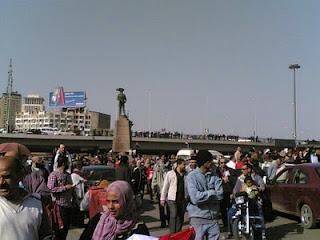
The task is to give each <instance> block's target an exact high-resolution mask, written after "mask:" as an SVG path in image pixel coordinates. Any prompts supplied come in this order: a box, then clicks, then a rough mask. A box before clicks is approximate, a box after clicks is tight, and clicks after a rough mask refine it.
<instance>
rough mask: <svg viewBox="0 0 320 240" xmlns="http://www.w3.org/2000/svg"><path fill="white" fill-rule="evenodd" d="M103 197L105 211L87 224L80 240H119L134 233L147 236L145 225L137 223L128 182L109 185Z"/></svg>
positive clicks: (136, 214)
mask: <svg viewBox="0 0 320 240" xmlns="http://www.w3.org/2000/svg"><path fill="white" fill-rule="evenodd" d="M105 196H106V197H105V201H106V206H107V210H106V211H105V212H104V213H98V214H97V215H96V216H95V217H94V218H93V219H92V220H91V221H90V222H89V224H88V227H87V228H86V229H85V230H84V232H83V233H82V235H81V237H80V240H81V239H92V240H120V239H127V238H128V237H129V236H131V235H132V234H134V233H137V234H144V235H149V231H148V229H147V227H146V225H145V224H144V223H141V222H140V223H139V222H138V211H137V209H136V204H135V200H134V195H133V191H132V189H131V187H130V185H129V183H128V182H126V181H115V182H113V183H111V184H110V185H109V186H108V187H107V189H106V195H105Z"/></svg>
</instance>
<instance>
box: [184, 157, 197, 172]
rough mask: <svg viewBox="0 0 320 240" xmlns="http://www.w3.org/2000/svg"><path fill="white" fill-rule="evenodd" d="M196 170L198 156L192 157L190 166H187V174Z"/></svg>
mask: <svg viewBox="0 0 320 240" xmlns="http://www.w3.org/2000/svg"><path fill="white" fill-rule="evenodd" d="M196 168H197V158H196V156H191V158H190V160H189V164H188V165H187V166H186V172H187V173H189V172H192V171H193V170H195V169H196Z"/></svg>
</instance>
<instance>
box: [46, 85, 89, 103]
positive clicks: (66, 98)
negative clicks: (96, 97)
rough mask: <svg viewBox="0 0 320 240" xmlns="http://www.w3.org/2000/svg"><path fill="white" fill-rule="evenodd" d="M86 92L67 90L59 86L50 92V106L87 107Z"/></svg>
mask: <svg viewBox="0 0 320 240" xmlns="http://www.w3.org/2000/svg"><path fill="white" fill-rule="evenodd" d="M85 100H86V92H84V91H78V92H65V91H64V90H63V87H58V88H56V89H54V90H53V92H50V93H49V106H50V107H58V108H77V107H85V106H86V103H85Z"/></svg>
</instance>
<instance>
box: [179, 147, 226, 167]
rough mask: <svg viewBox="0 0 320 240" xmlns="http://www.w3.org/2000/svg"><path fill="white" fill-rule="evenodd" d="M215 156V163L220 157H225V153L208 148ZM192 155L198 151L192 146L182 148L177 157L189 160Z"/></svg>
mask: <svg viewBox="0 0 320 240" xmlns="http://www.w3.org/2000/svg"><path fill="white" fill-rule="evenodd" d="M208 152H210V153H211V154H212V156H213V161H214V163H216V164H217V163H218V159H220V158H221V157H223V154H222V153H221V152H218V151H216V150H208ZM192 155H196V152H195V150H194V149H191V148H183V149H180V150H179V151H178V153H177V158H180V159H184V160H189V159H190V158H191V156H192Z"/></svg>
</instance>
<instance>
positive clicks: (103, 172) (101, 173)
mask: <svg viewBox="0 0 320 240" xmlns="http://www.w3.org/2000/svg"><path fill="white" fill-rule="evenodd" d="M91 171H93V174H91V175H90V172H91ZM83 173H84V175H85V176H89V178H88V180H89V181H99V180H102V179H106V180H108V181H114V180H115V169H114V168H86V169H84V170H83Z"/></svg>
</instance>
